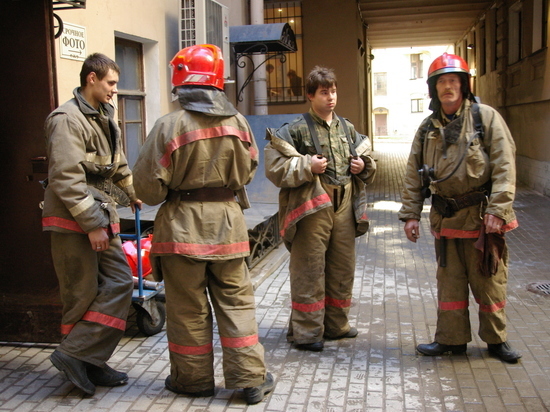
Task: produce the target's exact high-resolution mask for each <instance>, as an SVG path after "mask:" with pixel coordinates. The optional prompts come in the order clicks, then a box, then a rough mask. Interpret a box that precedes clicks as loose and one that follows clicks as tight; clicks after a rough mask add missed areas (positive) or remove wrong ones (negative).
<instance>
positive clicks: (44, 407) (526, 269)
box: [0, 141, 550, 412]
mask: <svg viewBox="0 0 550 412" xmlns="http://www.w3.org/2000/svg"><path fill="white" fill-rule="evenodd" d="M409 146H410V143H407V142H391V141H376V142H375V149H376V151H375V157H376V158H377V160H378V175H377V179H376V182H375V184H373V185H372V187H371V188H370V203H372V207H371V208H370V211H369V217H370V218H371V229H370V231H369V233H368V234H367V235H365V236H363V237H362V238H360V239H358V240H357V253H356V255H357V256H356V260H357V269H356V279H355V285H354V301H353V306H352V309H351V319H352V323H353V324H355V325H356V326H357V328H358V330H359V336H358V337H357V338H356V339H348V340H342V341H329V342H326V345H325V350H324V351H323V352H321V353H312V352H304V351H298V350H296V349H294V348H292V347H291V346H290V345H289V344H288V343H287V342H286V336H285V335H286V326H287V322H288V317H289V314H290V287H289V281H288V259H287V256H288V255H287V254H285V252H284V250H279V251H278V253H276V256H277V257H276V259H279V262H282V263H281V264H278V265H277V267H276V269H275V270H274V271H272V272H273V273H270V275H269V276H265V273H264V274H262V273H259V270H256V271H253V275H254V276H253V280H254V282H255V284H256V285H257V289H256V303H257V320H258V323H259V327H260V340H261V342H262V343H263V344H264V347H265V351H266V361H267V363H268V365H269V369H270V371H271V372H272V373H273V375H274V377H275V379H276V383H277V385H276V387H275V390H274V391H273V393H272V394H271V395H269V396H268V397H267V398H266V399H265V400H264V401H263V402H261V403H260V404H258V405H254V406H247V405H246V403H245V401H244V398H243V396H242V393H241V392H239V391H230V390H225V389H224V388H223V373H222V369H221V346H220V343H219V339H218V337H217V335H215V337H216V341H215V352H216V357H215V361H216V365H215V368H216V369H215V370H216V381H217V386H218V388H217V392H216V395H215V396H214V397H212V398H198V399H193V398H186V397H182V396H176V395H175V394H173V393H171V392H169V391H167V390H165V389H164V379H165V377H166V376H167V375H168V373H169V368H170V366H169V360H168V359H169V358H168V349H167V339H166V333H165V331H164V330H163V331H162V332H160V333H159V334H157V335H155V336H151V337H145V336H143V335H141V334H140V333H139V331H138V330H137V327H136V326H135V323H134V322H133V321H135V319H130V322H129V323H130V325H131V326H130V328H129V329H128V331H127V332H126V334H125V336H124V338H123V339H122V340H121V342H120V345H119V346H118V347H117V350H116V353H115V354H114V356H113V358H112V359H111V361H110V364H111V366H113V367H115V368H117V369H120V370H123V371H126V372H127V373H128V374H129V376H130V381H129V383H128V385H125V386H121V387H116V388H102V387H98V389H97V392H96V394H95V395H94V396H93V397H85V396H83V395H82V393H81V392H80V391H79V390H78V389H75V388H74V386H73V385H72V384H71V383H70V382H68V381H66V380H65V377H64V376H63V375H62V374H61V373H59V372H58V371H57V370H56V369H55V368H54V367H53V366H52V364H51V363H50V361H49V359H48V357H49V355H50V354H51V353H52V351H53V350H54V349H55V345H53V344H45V345H40V344H35V343H29V344H7V343H3V344H2V343H0V411H18V412H19V411H55V412H57V411H147V412H149V411H155V412H161V411H190V412H191V411H192V412H198V411H224V412H225V411H226V412H237V411H280V412H282V411H284V412H287V411H288V412H294V411H296V412H298V411H300V412H305V411H330V412H344V411H345V412H352V411H354V412H355V411H387V412H394V411H503V410H506V411H530V412H532V411H547V410H549V408H550V333H549V332H550V330H549V326H550V300H549V299H550V297H549V296H547V295H545V294H543V293H542V291H543V288H542V289H541V288H540V286H544V285H546V284H550V270H549V269H550V255H549V253H548V249H549V247H550V245H549V242H548V240H549V238H550V236H549V233H550V219H549V218H548V216H549V214H550V199H549V198H547V197H544V196H541V195H540V194H538V193H536V192H534V191H531V190H527V189H524V188H520V189H519V190H518V194H517V200H516V211H517V213H518V219H519V222H520V227H519V228H518V229H517V230H515V231H513V232H511V233H510V234H509V235H507V236H508V242H509V247H510V259H511V264H510V275H509V302H508V306H507V313H508V318H509V322H508V330H509V340H510V341H511V343H512V344H513V346H514V347H515V348H516V349H518V350H520V351H521V352H522V353H523V358H522V360H521V361H520V362H519V363H517V364H514V365H510V364H505V363H502V362H501V361H499V360H497V359H494V358H491V357H489V356H488V353H487V350H486V346H485V344H484V343H483V342H481V341H480V339H479V337H478V336H477V334H476V333H475V331H477V325H478V322H477V305H476V304H475V302H474V300H473V299H471V300H470V312H471V313H470V316H471V320H472V326H473V328H472V329H473V331H474V335H473V341H472V342H471V343H470V344H469V345H468V351H467V353H466V354H465V355H460V356H440V357H424V356H421V355H419V354H417V353H416V351H415V346H416V345H417V344H418V343H426V342H431V341H432V339H433V335H434V332H435V322H436V283H435V269H436V267H435V257H434V250H433V240H432V237H431V235H430V233H429V228H428V226H427V219H426V218H427V213H426V212H425V213H424V217H425V218H424V219H423V220H422V225H421V231H422V233H421V239H420V240H419V242H418V243H417V244H413V243H411V242H409V241H407V239H406V238H405V236H404V234H403V224H402V223H401V222H399V221H398V220H397V210H398V209H399V206H400V204H399V202H400V189H401V185H402V178H403V174H404V168H405V163H406V159H407V155H408V150H409ZM425 210H426V211H427V208H426V209H425ZM528 287H530V288H531V289H532V290H535V291H539V293H534V292H532V291H530V290H528Z"/></svg>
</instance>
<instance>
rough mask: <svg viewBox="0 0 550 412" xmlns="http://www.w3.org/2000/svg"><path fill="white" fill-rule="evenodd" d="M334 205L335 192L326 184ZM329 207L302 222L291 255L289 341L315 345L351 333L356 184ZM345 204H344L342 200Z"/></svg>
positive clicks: (297, 228) (299, 223)
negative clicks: (349, 318)
mask: <svg viewBox="0 0 550 412" xmlns="http://www.w3.org/2000/svg"><path fill="white" fill-rule="evenodd" d="M324 187H325V189H326V191H327V193H328V194H329V196H330V197H331V201H332V202H333V205H334V204H335V202H334V200H335V199H334V193H335V192H334V190H333V188H331V187H328V185H324ZM340 190H343V193H342V195H341V196H340V193H339V194H338V195H337V196H338V197H339V199H337V201H336V203H337V204H338V203H339V206H338V209H337V210H336V211H335V210H334V207H327V208H324V209H321V210H319V211H317V212H315V213H313V214H311V215H308V216H305V217H304V218H302V219H301V220H300V221H299V222H298V223H297V227H296V235H295V237H294V239H293V240H292V247H291V251H290V264H289V270H290V289H291V299H292V312H291V315H290V322H289V327H288V334H287V340H288V341H289V342H294V343H296V344H307V343H315V342H320V341H322V340H323V336H328V337H337V336H340V335H343V334H345V333H347V332H348V331H349V330H350V326H349V322H348V314H349V309H350V306H351V296H352V289H353V279H354V276H355V218H354V215H353V207H352V201H351V184H347V185H346V186H345V187H342V188H341V189H340ZM339 200H340V201H341V202H338V201H339Z"/></svg>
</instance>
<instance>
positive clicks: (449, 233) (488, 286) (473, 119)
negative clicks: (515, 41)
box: [399, 53, 521, 363]
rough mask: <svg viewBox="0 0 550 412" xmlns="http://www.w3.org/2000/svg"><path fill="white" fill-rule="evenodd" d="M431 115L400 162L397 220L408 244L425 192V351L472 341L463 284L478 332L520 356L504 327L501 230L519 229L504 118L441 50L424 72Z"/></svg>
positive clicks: (493, 349)
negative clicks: (428, 250) (430, 313)
mask: <svg viewBox="0 0 550 412" xmlns="http://www.w3.org/2000/svg"><path fill="white" fill-rule="evenodd" d="M428 88H429V92H430V97H431V99H432V100H431V105H430V109H431V110H433V113H432V114H431V115H430V116H429V117H428V118H426V119H425V120H424V121H423V122H422V124H421V125H420V127H419V128H418V131H417V132H416V135H415V138H414V141H413V144H412V147H411V152H410V156H409V160H408V165H407V171H406V175H405V180H404V188H403V195H402V202H403V204H402V207H401V210H400V211H399V219H400V220H402V221H403V222H405V228H404V229H405V234H406V236H407V238H408V239H409V240H410V241H412V242H416V241H417V240H418V238H419V237H420V236H419V233H420V232H419V221H420V217H421V212H422V207H423V203H424V200H425V199H426V198H427V197H429V196H431V205H432V207H431V210H430V226H431V231H432V234H433V235H434V237H435V251H436V258H437V261H438V268H437V274H436V278H437V292H438V293H437V298H438V312H437V315H438V316H437V327H436V331H435V339H434V342H432V343H429V344H420V345H418V346H417V350H418V351H419V352H420V353H422V354H424V355H427V356H437V355H442V354H444V353H448V352H451V353H453V354H458V353H464V352H466V349H467V343H468V342H470V341H471V340H472V337H471V328H470V320H469V312H468V302H469V290H468V288H470V289H471V290H472V293H473V295H474V298H475V299H476V301H477V302H478V303H479V336H480V338H481V339H482V340H483V341H484V342H486V343H487V346H488V351H489V353H490V354H491V355H492V356H495V357H497V358H499V359H501V360H503V361H505V362H510V363H515V362H517V361H518V359H519V358H521V355H520V354H519V353H518V352H517V351H515V350H514V349H512V347H511V346H510V344H509V343H508V341H507V333H506V313H505V306H506V295H507V291H506V289H507V279H508V250H507V247H506V242H505V238H504V233H505V232H507V231H509V230H512V229H514V228H516V227H517V226H518V223H517V220H516V216H515V213H514V210H513V208H512V204H513V201H514V196H515V188H516V186H515V179H516V169H515V144H514V140H513V139H512V136H511V134H510V131H509V130H508V127H507V126H506V123H505V121H504V120H503V118H502V117H501V116H500V114H499V113H498V112H497V111H496V110H494V109H493V108H492V107H490V106H487V105H484V104H480V103H477V102H476V100H475V98H474V96H473V94H472V91H471V88H470V73H469V69H468V64H467V63H466V62H465V61H464V60H463V59H462V58H461V57H460V56H457V55H454V54H448V53H443V55H441V56H439V57H438V58H436V59H435V60H434V61H433V62H432V64H431V65H430V67H429V69H428Z"/></svg>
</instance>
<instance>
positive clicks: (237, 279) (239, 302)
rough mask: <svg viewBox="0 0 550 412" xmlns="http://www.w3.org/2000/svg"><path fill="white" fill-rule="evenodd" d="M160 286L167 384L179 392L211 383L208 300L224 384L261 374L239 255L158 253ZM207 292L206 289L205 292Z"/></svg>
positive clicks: (250, 297)
mask: <svg viewBox="0 0 550 412" xmlns="http://www.w3.org/2000/svg"><path fill="white" fill-rule="evenodd" d="M160 261H161V265H162V273H163V276H164V282H165V286H166V288H165V290H166V312H167V316H166V319H167V328H166V331H167V336H168V349H169V351H170V364H171V371H170V376H171V379H172V385H174V386H175V387H176V388H177V389H178V390H180V391H184V392H200V391H205V390H210V389H214V386H215V384H214V352H213V316H212V308H211V306H210V303H209V299H208V298H209V297H210V302H211V304H212V306H213V309H214V312H215V315H216V320H217V325H218V331H219V335H220V341H221V346H222V350H223V372H224V378H225V387H226V388H227V389H239V388H249V387H253V386H258V385H261V384H262V383H263V382H264V380H265V375H266V367H265V364H264V348H263V346H262V345H261V344H260V343H259V341H258V325H257V323H256V309H255V303H254V289H253V286H252V282H251V281H250V276H249V273H248V268H247V266H246V264H245V261H244V258H237V259H231V260H210V261H206V260H195V259H191V258H188V257H186V256H181V255H166V256H162V257H161V258H160ZM207 292H208V294H207Z"/></svg>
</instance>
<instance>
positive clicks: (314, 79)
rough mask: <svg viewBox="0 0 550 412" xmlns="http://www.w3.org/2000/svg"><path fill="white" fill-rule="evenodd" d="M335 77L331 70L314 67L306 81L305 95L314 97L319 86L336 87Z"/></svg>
mask: <svg viewBox="0 0 550 412" xmlns="http://www.w3.org/2000/svg"><path fill="white" fill-rule="evenodd" d="M336 85H337V82H336V75H335V74H334V70H333V69H327V68H326V67H321V66H315V67H314V68H313V70H311V71H310V72H309V74H308V75H307V79H306V93H307V94H311V95H314V94H315V92H316V91H317V89H318V88H319V86H322V87H332V86H334V87H336Z"/></svg>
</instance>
